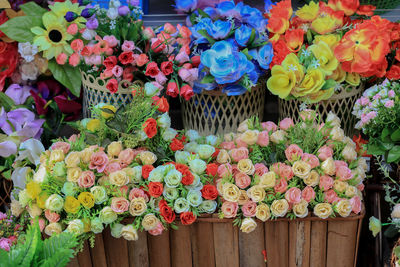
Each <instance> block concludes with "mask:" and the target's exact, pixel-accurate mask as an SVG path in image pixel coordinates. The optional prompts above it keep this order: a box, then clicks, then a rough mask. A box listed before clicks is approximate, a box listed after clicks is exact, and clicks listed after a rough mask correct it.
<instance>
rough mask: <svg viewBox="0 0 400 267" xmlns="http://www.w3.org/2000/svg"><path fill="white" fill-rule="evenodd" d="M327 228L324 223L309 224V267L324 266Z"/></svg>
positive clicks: (326, 224)
mask: <svg viewBox="0 0 400 267" xmlns="http://www.w3.org/2000/svg"><path fill="white" fill-rule="evenodd" d="M327 227H328V223H327V222H325V221H313V222H311V249H310V267H323V266H325V263H326V236H327V233H326V231H327Z"/></svg>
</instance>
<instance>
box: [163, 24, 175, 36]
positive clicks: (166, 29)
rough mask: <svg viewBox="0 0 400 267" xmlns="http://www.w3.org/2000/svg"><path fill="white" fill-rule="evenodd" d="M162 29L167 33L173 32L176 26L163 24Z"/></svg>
mask: <svg viewBox="0 0 400 267" xmlns="http://www.w3.org/2000/svg"><path fill="white" fill-rule="evenodd" d="M164 31H165V32H166V33H168V34H174V33H175V32H176V28H175V26H174V25H172V24H171V23H165V24H164Z"/></svg>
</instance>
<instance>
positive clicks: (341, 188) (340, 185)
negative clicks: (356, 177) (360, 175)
mask: <svg viewBox="0 0 400 267" xmlns="http://www.w3.org/2000/svg"><path fill="white" fill-rule="evenodd" d="M348 185H349V184H348V183H346V182H343V181H340V180H335V181H333V189H335V190H336V191H338V192H340V193H344V192H345V191H346V189H347V187H348Z"/></svg>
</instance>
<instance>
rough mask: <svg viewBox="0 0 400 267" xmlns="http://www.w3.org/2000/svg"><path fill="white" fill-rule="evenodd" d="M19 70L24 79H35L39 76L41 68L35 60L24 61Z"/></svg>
mask: <svg viewBox="0 0 400 267" xmlns="http://www.w3.org/2000/svg"><path fill="white" fill-rule="evenodd" d="M19 71H20V72H21V79H22V80H24V81H28V80H30V81H34V80H36V78H37V77H38V76H39V68H38V67H37V66H36V64H35V62H33V61H32V62H24V63H22V64H21V66H20V67H19Z"/></svg>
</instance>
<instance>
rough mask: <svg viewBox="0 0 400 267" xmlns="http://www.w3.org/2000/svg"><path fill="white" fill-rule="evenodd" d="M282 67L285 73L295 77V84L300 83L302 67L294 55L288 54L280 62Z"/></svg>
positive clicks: (302, 73)
mask: <svg viewBox="0 0 400 267" xmlns="http://www.w3.org/2000/svg"><path fill="white" fill-rule="evenodd" d="M282 67H284V68H285V70H287V71H292V72H294V74H295V75H296V82H300V81H301V80H303V77H304V66H303V65H301V64H300V62H299V58H298V57H297V56H296V54H293V53H291V54H289V55H287V56H286V57H285V59H284V60H283V61H282Z"/></svg>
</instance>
